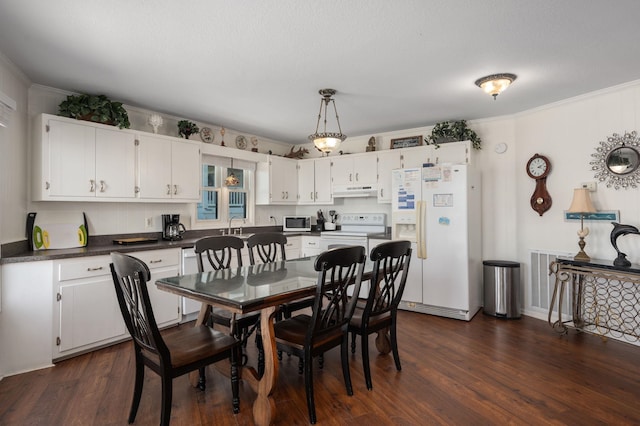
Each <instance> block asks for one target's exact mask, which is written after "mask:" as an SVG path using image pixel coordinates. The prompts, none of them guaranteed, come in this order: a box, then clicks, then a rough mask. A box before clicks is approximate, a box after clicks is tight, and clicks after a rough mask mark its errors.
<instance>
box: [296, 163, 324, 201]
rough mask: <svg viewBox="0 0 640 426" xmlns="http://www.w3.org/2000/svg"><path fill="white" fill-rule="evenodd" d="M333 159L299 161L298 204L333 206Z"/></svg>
mask: <svg viewBox="0 0 640 426" xmlns="http://www.w3.org/2000/svg"><path fill="white" fill-rule="evenodd" d="M329 182H331V159H329V158H327V157H325V158H318V159H310V160H300V161H298V193H299V194H300V196H299V199H298V204H333V197H332V195H331V185H330V183H329Z"/></svg>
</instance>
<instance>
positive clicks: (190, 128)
mask: <svg viewBox="0 0 640 426" xmlns="http://www.w3.org/2000/svg"><path fill="white" fill-rule="evenodd" d="M199 131H200V129H198V126H197V125H196V123H194V122H192V121H189V120H180V121H178V133H179V134H180V136H182V137H183V138H185V139H189V136H190V135H192V134H194V133H198V132H199Z"/></svg>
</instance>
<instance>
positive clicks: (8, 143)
mask: <svg viewBox="0 0 640 426" xmlns="http://www.w3.org/2000/svg"><path fill="white" fill-rule="evenodd" d="M29 85H30V82H29V81H28V79H27V78H26V77H25V76H24V75H23V74H22V73H21V72H20V70H18V69H17V68H16V67H15V66H14V65H13V64H12V63H11V62H10V61H9V60H8V59H7V58H5V57H4V56H3V55H2V53H0V90H2V91H3V92H4V93H5V94H6V95H8V96H9V97H10V98H12V99H13V100H15V101H16V111H14V112H12V113H11V117H10V122H9V126H8V127H6V128H5V127H0V242H5V241H17V240H20V239H24V234H25V232H24V230H25V226H24V220H25V215H24V214H23V212H25V211H26V208H27V184H28V177H27V171H26V169H25V166H26V164H27V148H28V144H27V126H28V123H27V122H28V120H27V88H28V87H29ZM18 224H21V225H18Z"/></svg>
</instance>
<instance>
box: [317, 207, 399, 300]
mask: <svg viewBox="0 0 640 426" xmlns="http://www.w3.org/2000/svg"><path fill="white" fill-rule="evenodd" d="M386 229H387V217H386V215H385V214H384V213H345V214H343V215H342V216H341V219H340V230H339V231H323V232H321V233H320V249H321V250H322V251H325V250H329V249H331V248H334V247H340V246H362V247H364V249H365V251H366V253H367V256H368V255H369V237H368V236H369V234H379V233H384V232H386ZM368 292H369V285H368V282H367V283H364V282H363V283H362V287H361V289H360V297H361V298H366V297H367V294H368Z"/></svg>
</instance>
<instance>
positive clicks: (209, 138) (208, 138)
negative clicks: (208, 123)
mask: <svg viewBox="0 0 640 426" xmlns="http://www.w3.org/2000/svg"><path fill="white" fill-rule="evenodd" d="M200 139H202V142H206V143H212V142H213V139H214V135H213V131H212V130H211V129H210V128H208V127H203V128H202V129H200Z"/></svg>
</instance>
